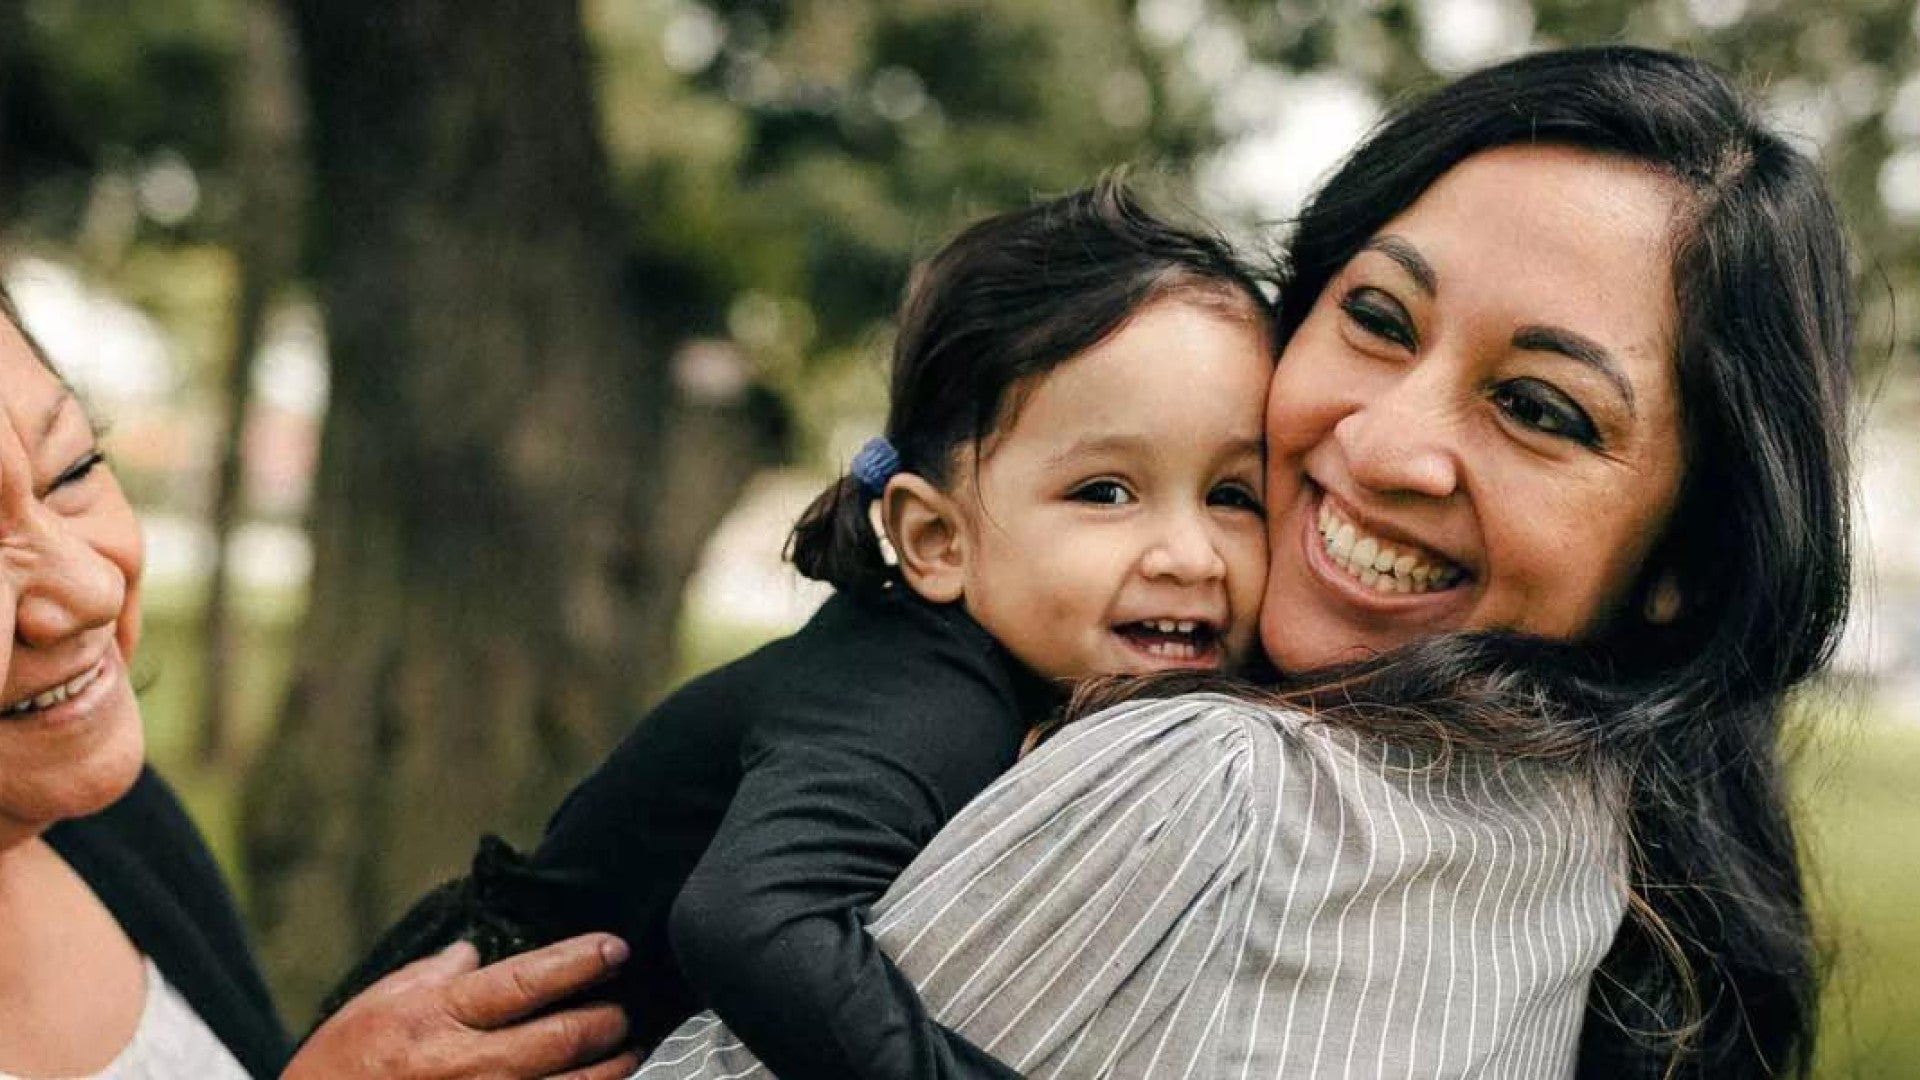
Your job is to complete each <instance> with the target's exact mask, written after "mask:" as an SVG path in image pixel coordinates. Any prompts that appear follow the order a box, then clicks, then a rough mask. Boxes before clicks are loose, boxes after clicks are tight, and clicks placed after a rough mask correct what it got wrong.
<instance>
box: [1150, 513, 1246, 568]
mask: <svg viewBox="0 0 1920 1080" xmlns="http://www.w3.org/2000/svg"><path fill="white" fill-rule="evenodd" d="M1140 569H1141V572H1142V573H1144V574H1145V575H1146V576H1147V577H1149V578H1158V579H1163V580H1169V581H1175V582H1178V583H1180V584H1183V585H1185V584H1202V583H1205V582H1209V581H1218V580H1219V579H1221V578H1223V577H1225V576H1226V573H1227V562H1226V559H1225V558H1223V557H1222V556H1221V554H1220V548H1219V545H1217V544H1215V543H1214V541H1213V535H1212V533H1211V532H1210V531H1209V530H1208V529H1207V527H1206V523H1205V522H1204V521H1200V520H1196V519H1195V518H1193V517H1190V516H1189V515H1185V514H1181V515H1176V516H1174V517H1173V518H1171V519H1170V520H1167V521H1165V522H1164V524H1163V526H1162V528H1161V530H1160V532H1159V533H1158V535H1156V536H1155V537H1154V540H1153V543H1152V544H1151V545H1150V546H1149V547H1148V548H1147V551H1146V554H1145V556H1144V557H1143V558H1142V559H1141V561H1140Z"/></svg>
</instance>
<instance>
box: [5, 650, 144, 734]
mask: <svg viewBox="0 0 1920 1080" xmlns="http://www.w3.org/2000/svg"><path fill="white" fill-rule="evenodd" d="M123 674H124V668H123V667H122V665H121V664H120V663H119V662H118V649H116V648H115V647H114V646H113V644H112V642H108V643H107V648H106V650H105V651H104V652H103V653H102V654H101V655H99V656H98V657H96V658H95V659H94V660H93V661H92V662H91V663H88V664H86V665H85V666H84V667H82V668H81V669H80V671H79V673H78V674H76V675H73V676H71V677H68V678H65V679H61V680H59V681H57V682H54V683H53V684H52V685H49V686H47V687H45V688H43V689H41V690H38V691H32V690H29V691H26V692H24V693H22V694H21V695H20V696H19V697H18V698H16V699H14V700H12V701H9V702H8V703H6V704H5V705H0V723H9V722H28V723H38V724H44V725H49V726H64V725H67V724H69V723H72V722H74V721H78V720H83V719H87V718H90V717H92V716H93V715H95V714H96V713H97V712H98V711H99V707H100V705H101V703H102V702H103V701H104V700H105V699H106V698H107V697H108V696H109V695H111V694H112V693H113V692H114V690H116V689H117V688H118V687H119V685H120V684H121V683H122V682H123V681H124V680H123V678H122V675H123Z"/></svg>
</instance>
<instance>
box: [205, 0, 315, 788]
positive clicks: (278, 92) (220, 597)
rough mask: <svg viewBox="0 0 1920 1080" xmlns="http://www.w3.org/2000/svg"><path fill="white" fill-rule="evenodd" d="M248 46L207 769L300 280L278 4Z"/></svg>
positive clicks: (294, 110) (210, 625)
mask: <svg viewBox="0 0 1920 1080" xmlns="http://www.w3.org/2000/svg"><path fill="white" fill-rule="evenodd" d="M244 18H245V21H246V39H245V47H244V50H243V52H242V54H241V60H240V75H239V78H238V80H237V81H236V86H237V89H238V95H239V99H238V100H237V101H235V102H234V116H235V118H236V126H237V127H238V137H237V138H236V140H235V142H236V155H237V162H236V163H237V164H238V165H239V169H238V173H239V178H240V207H239V211H238V213H237V215H236V217H235V221H234V251H235V261H236V263H237V264H238V265H237V275H236V277H237V281H236V284H235V289H234V301H233V336H232V340H231V343H230V349H231V352H230V353H229V355H228V357H227V378H226V385H225V387H224V388H223V390H224V401H223V403H224V405H225V409H226V416H225V421H226V422H225V426H224V428H223V429H222V431H221V436H220V455H219V461H218V464H217V465H216V466H215V473H214V483H213V506H212V509H211V511H210V513H209V516H208V524H209V526H210V528H211V531H212V533H213V567H212V571H211V573H209V574H208V576H207V599H206V606H205V610H204V613H203V616H202V622H201V631H202V634H201V640H202V642H203V646H204V652H203V654H202V656H203V658H202V662H201V680H200V687H201V690H200V693H201V715H200V732H199V735H200V737H199V747H198V750H199V758H200V762H201V764H203V765H211V764H214V763H216V762H218V761H220V760H221V759H223V758H224V757H225V756H226V755H227V753H228V752H229V750H230V749H231V746H230V744H231V740H232V733H231V731H230V729H231V727H232V720H231V714H232V709H233V703H232V680H231V679H230V678H229V675H228V673H229V671H231V670H232V667H233V664H232V659H233V656H232V654H233V630H232V617H233V613H232V611H231V610H230V603H229V599H228V594H229V592H230V591H231V580H232V578H231V571H232V561H231V559H230V558H229V557H228V554H229V553H228V547H229V546H230V543H231V541H232V538H233V535H234V532H235V531H236V530H237V529H238V528H239V525H240V522H241V519H242V518H243V516H244V514H245V509H246V507H245V492H244V490H243V488H242V484H243V481H244V470H243V466H244V465H245V448H246V439H245V436H246V423H247V409H248V405H249V404H250V402H251V401H252V388H253V373H254V369H255V363H254V360H255V356H256V354H257V353H258V352H259V350H260V343H261V339H262V338H263V336H264V333H263V331H264V329H265V326H266V321H267V314H268V308H269V305H271V304H272V302H273V298H274V296H275V295H276V294H278V293H279V292H280V290H281V289H283V288H284V287H285V286H286V284H287V283H288V282H289V281H290V280H291V279H292V278H293V275H294V273H295V271H296V270H297V269H298V262H297V260H298V259H299V254H300V229H299V227H298V223H299V221H300V215H301V210H302V206H303V199H304V195H305V192H304V188H303V181H304V179H305V175H304V172H303V166H302V163H301V161H300V136H301V131H300V125H301V118H302V111H301V104H300V98H299V90H298V87H297V86H296V84H295V78H296V76H295V75H294V72H293V63H292V60H293V52H292V44H291V42H289V41H288V40H287V37H288V31H287V26H286V23H285V21H284V19H283V16H282V14H281V12H280V9H279V8H278V7H277V6H275V5H274V4H273V3H272V2H271V0H249V2H248V3H247V5H246V9H245V12H244Z"/></svg>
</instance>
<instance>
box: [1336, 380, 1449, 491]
mask: <svg viewBox="0 0 1920 1080" xmlns="http://www.w3.org/2000/svg"><path fill="white" fill-rule="evenodd" d="M1417 371H1418V369H1416V372H1417ZM1460 423H1461V417H1460V416H1459V414H1458V410H1457V409H1456V408H1455V407H1454V406H1453V404H1452V401H1451V398H1450V397H1449V395H1448V393H1447V389H1446V388H1445V387H1443V386H1440V385H1437V383H1436V381H1435V380H1428V379H1422V378H1419V377H1418V375H1417V374H1416V373H1409V374H1406V375H1403V376H1401V377H1400V378H1399V379H1398V380H1396V381H1395V382H1393V383H1392V384H1390V385H1388V386H1384V387H1380V388H1378V392H1377V393H1375V394H1373V395H1372V396H1370V397H1367V398H1365V399H1364V400H1361V401H1359V402H1358V403H1357V404H1356V405H1355V407H1354V408H1353V410H1352V411H1351V412H1349V413H1347V415H1345V416H1343V417H1341V418H1340V420H1339V422H1338V423H1336V424H1335V425H1334V429H1333V433H1334V439H1335V442H1336V443H1337V444H1338V446H1339V447H1340V450H1341V452H1342V454H1343V456H1345V458H1346V465H1347V470H1348V474H1349V475H1350V476H1351V477H1352V478H1353V481H1354V482H1355V483H1356V484H1359V485H1361V486H1362V487H1365V488H1367V489H1368V490H1370V491H1374V492H1377V493H1380V494H1383V495H1384V494H1403V495H1422V496H1425V497H1427V498H1432V499H1444V498H1446V497H1448V496H1450V495H1452V494H1453V493H1454V491H1455V490H1456V489H1458V487H1459V485H1460V460H1459V453H1458V446H1457V443H1456V435H1457V434H1458V432H1459V427H1460Z"/></svg>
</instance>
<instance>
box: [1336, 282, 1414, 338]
mask: <svg viewBox="0 0 1920 1080" xmlns="http://www.w3.org/2000/svg"><path fill="white" fill-rule="evenodd" d="M1340 310H1341V311H1344V312H1346V315H1347V318H1348V319H1351V320H1352V321H1353V324H1354V325H1355V326H1357V327H1359V328H1360V329H1361V330H1362V331H1363V332H1365V333H1367V334H1370V335H1372V336H1373V337H1377V338H1380V339H1381V340H1383V341H1390V342H1392V343H1393V344H1395V345H1398V346H1399V347H1401V348H1403V349H1413V348H1415V347H1417V346H1418V344H1419V342H1418V340H1417V339H1415V337H1414V335H1413V323H1412V320H1410V319H1409V318H1407V312H1406V309H1405V308H1403V307H1401V306H1400V302H1399V301H1398V300H1395V299H1394V298H1393V297H1391V296H1389V295H1387V294H1386V293H1384V292H1381V291H1380V290H1379V289H1376V288H1373V287H1371V286H1362V287H1360V288H1357V289H1354V290H1353V291H1352V292H1349V293H1347V295H1345V296H1343V297H1341V298H1340Z"/></svg>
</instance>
